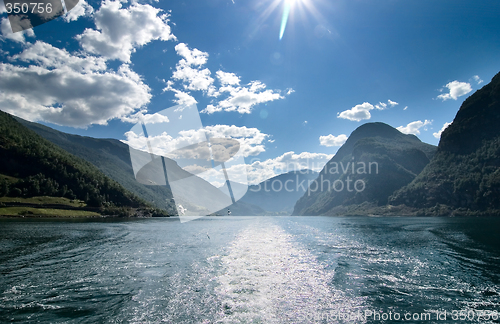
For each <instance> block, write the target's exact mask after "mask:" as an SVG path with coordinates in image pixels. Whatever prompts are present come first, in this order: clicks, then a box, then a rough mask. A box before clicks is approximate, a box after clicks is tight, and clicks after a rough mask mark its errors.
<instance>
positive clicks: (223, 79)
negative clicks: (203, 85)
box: [216, 70, 240, 85]
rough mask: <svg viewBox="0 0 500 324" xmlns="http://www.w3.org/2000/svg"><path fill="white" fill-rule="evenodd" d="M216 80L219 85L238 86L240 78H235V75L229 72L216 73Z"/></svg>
mask: <svg viewBox="0 0 500 324" xmlns="http://www.w3.org/2000/svg"><path fill="white" fill-rule="evenodd" d="M216 74H217V78H218V79H219V81H220V83H221V84H222V85H239V84H240V77H239V76H237V75H236V74H235V73H230V72H224V71H221V70H219V71H217V73H216Z"/></svg>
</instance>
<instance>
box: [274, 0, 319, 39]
mask: <svg viewBox="0 0 500 324" xmlns="http://www.w3.org/2000/svg"><path fill="white" fill-rule="evenodd" d="M282 2H283V15H282V17H281V27H280V35H279V39H280V40H281V39H282V38H283V35H284V34H285V29H286V25H287V23H288V18H289V16H290V14H291V13H293V11H295V10H297V11H299V12H301V13H305V12H309V13H312V14H313V16H315V17H316V18H318V17H320V14H319V12H318V11H317V9H316V8H315V7H314V5H313V3H312V1H311V0H282Z"/></svg>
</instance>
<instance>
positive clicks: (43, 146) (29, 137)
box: [0, 112, 149, 208]
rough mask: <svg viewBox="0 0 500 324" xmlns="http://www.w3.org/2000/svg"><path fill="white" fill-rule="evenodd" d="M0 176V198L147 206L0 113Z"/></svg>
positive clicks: (95, 169) (89, 167)
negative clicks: (45, 197)
mask: <svg viewBox="0 0 500 324" xmlns="http://www.w3.org/2000/svg"><path fill="white" fill-rule="evenodd" d="M0 174H2V175H5V176H8V177H2V184H1V185H0V187H2V192H1V193H2V195H3V196H10V197H33V196H54V197H66V198H69V199H79V200H82V201H84V202H85V203H86V204H87V205H88V206H90V207H101V208H105V207H133V208H139V207H149V205H148V204H147V203H146V202H145V201H144V200H142V199H140V198H139V197H137V196H136V195H134V194H132V193H131V192H129V191H127V190H126V189H124V188H123V187H122V186H121V185H119V184H118V183H117V182H115V181H113V180H111V179H109V178H108V177H106V176H105V175H104V174H103V173H102V172H100V171H99V170H98V169H97V168H96V167H94V166H93V165H92V164H90V163H88V162H86V161H84V160H81V159H79V158H78V157H75V156H73V155H71V154H69V153H68V152H66V151H64V150H63V149H62V148H60V147H58V146H56V145H54V144H53V143H51V142H49V141H47V140H45V139H44V138H42V137H41V136H39V135H38V134H36V133H35V132H33V131H31V130H29V129H28V128H26V127H24V126H23V125H21V124H20V123H19V122H17V121H16V120H15V119H14V118H13V117H12V116H10V115H9V114H7V113H4V112H0ZM9 177H10V178H9ZM13 179H17V181H16V180H13Z"/></svg>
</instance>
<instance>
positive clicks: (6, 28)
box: [0, 2, 35, 43]
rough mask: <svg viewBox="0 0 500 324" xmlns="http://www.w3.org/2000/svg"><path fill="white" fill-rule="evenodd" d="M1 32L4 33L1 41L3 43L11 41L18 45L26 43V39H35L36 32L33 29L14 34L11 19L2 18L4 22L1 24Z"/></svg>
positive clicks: (0, 37) (0, 38)
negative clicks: (7, 40)
mask: <svg viewBox="0 0 500 324" xmlns="http://www.w3.org/2000/svg"><path fill="white" fill-rule="evenodd" d="M2 5H3V2H2ZM4 10H5V7H4ZM0 31H1V32H2V35H1V36H0V40H2V41H5V40H6V39H9V40H11V41H14V42H18V43H26V39H25V37H35V32H33V29H31V28H30V29H26V30H23V31H20V32H17V33H13V32H12V28H11V27H10V22H9V18H7V17H4V18H2V21H1V22H0Z"/></svg>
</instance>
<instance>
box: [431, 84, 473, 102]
mask: <svg viewBox="0 0 500 324" xmlns="http://www.w3.org/2000/svg"><path fill="white" fill-rule="evenodd" d="M445 87H446V88H448V89H449V90H450V92H449V93H443V94H440V95H439V96H438V99H442V100H443V101H445V100H448V99H453V100H457V99H458V97H461V96H465V95H466V94H468V93H469V92H471V91H472V87H471V85H470V83H467V82H459V81H456V80H455V81H452V82H449V83H448V84H447V85H446V86H445Z"/></svg>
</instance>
